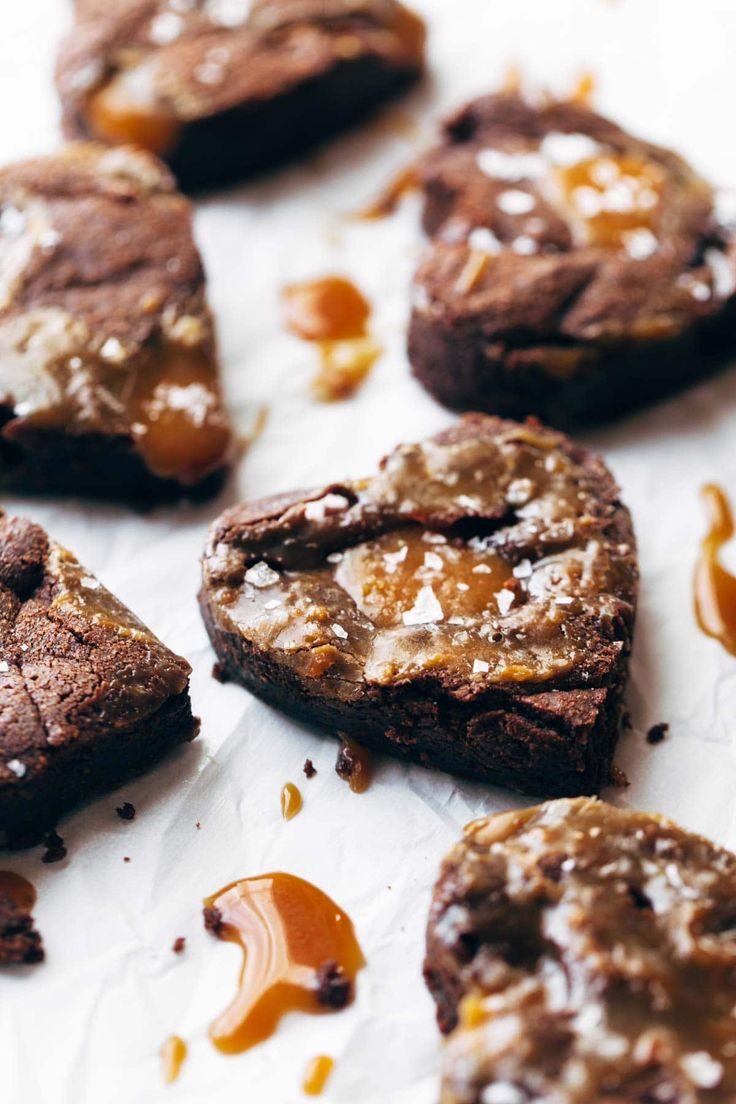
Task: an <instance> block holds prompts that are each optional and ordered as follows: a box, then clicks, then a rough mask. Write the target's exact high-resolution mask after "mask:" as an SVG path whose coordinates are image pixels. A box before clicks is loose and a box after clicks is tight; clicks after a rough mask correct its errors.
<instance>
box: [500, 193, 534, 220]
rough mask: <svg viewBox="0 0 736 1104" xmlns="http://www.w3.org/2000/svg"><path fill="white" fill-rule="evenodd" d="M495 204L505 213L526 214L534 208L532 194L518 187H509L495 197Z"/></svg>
mask: <svg viewBox="0 0 736 1104" xmlns="http://www.w3.org/2000/svg"><path fill="white" fill-rule="evenodd" d="M496 206H497V207H498V208H499V209H500V210H501V211H504V212H505V213H506V214H507V215H528V214H529V212H530V211H532V210H533V209H534V206H535V204H534V196H533V195H530V194H529V192H522V191H521V189H520V188H509V189H508V191H506V192H501V194H500V195H499V196H498V197H497V198H496Z"/></svg>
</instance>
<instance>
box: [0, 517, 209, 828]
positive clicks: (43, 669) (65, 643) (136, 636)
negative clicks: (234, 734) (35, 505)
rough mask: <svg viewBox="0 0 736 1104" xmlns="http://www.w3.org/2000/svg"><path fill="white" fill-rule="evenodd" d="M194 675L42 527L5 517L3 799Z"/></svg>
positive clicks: (0, 701) (123, 726)
mask: <svg viewBox="0 0 736 1104" xmlns="http://www.w3.org/2000/svg"><path fill="white" fill-rule="evenodd" d="M189 674H190V667H189V664H188V663H187V662H186V660H184V659H181V658H179V657H178V656H176V655H174V654H173V653H172V652H170V651H169V649H168V648H166V647H164V645H163V644H161V642H160V641H159V640H157V639H156V637H155V636H153V634H152V633H151V632H150V631H149V630H148V629H147V628H146V627H145V625H143V624H142V623H141V622H140V621H139V620H138V618H137V617H135V616H134V615H133V614H132V613H131V612H130V611H129V610H128V609H126V607H125V606H124V605H123V604H122V603H121V602H119V601H118V600H117V599H116V598H115V597H113V595H112V594H110V593H109V592H108V591H107V590H105V588H104V587H103V586H101V585H100V583H99V582H98V581H97V579H95V578H94V577H93V576H92V575H90V574H89V572H87V571H85V569H84V568H83V567H82V566H81V565H80V564H79V563H77V561H76V560H75V559H74V557H73V556H72V555H71V553H69V552H67V551H66V550H65V549H64V548H62V547H60V546H59V545H58V544H54V543H53V542H52V541H50V540H49V539H48V537H47V535H46V533H45V532H44V531H43V529H41V528H40V526H38V525H35V524H33V523H32V522H30V521H26V520H25V519H23V518H11V517H7V516H5V515H0V796H3V795H9V794H10V792H11V791H12V789H13V788H15V787H20V788H21V791H22V790H23V789H25V788H28V789H31V788H32V786H33V783H34V781H35V780H36V779H37V778H40V777H43V775H44V772H45V771H46V770H47V769H49V768H50V767H53V765H54V763H63V762H65V761H66V760H67V759H68V758H69V756H71V755H73V754H83V752H84V748H85V747H89V748H90V750H93V749H94V746H95V742H96V740H97V739H98V738H99V737H100V736H107V737H109V736H111V735H112V734H114V733H115V732H116V731H119V732H121V733H122V732H125V731H128V730H130V729H131V728H133V727H134V726H136V725H140V724H144V723H145V722H146V720H147V718H149V717H152V716H153V714H154V713H156V711H157V710H158V709H159V708H160V707H161V706H162V705H163V704H164V703H165V702H167V701H168V700H169V699H170V698H172V697H175V696H176V695H179V694H182V693H184V692H185V691H186V688H187V685H188V681H189ZM1 827H2V825H0V828H1Z"/></svg>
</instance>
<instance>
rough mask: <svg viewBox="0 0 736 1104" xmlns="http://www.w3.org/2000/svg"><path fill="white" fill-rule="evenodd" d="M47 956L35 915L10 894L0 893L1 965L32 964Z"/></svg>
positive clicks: (41, 960)
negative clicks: (35, 923)
mask: <svg viewBox="0 0 736 1104" xmlns="http://www.w3.org/2000/svg"><path fill="white" fill-rule="evenodd" d="M45 957H46V954H45V951H44V949H43V940H42V939H41V936H40V934H39V932H37V931H36V929H35V928H34V926H33V917H32V916H31V914H30V912H27V911H26V910H25V909H24V908H23V907H22V906H21V905H19V904H18V902H17V901H15V900H14V899H13V897H12V896H11V895H10V894H6V893H0V966H10V965H23V964H24V965H31V964H32V963H34V962H43V960H44V958H45Z"/></svg>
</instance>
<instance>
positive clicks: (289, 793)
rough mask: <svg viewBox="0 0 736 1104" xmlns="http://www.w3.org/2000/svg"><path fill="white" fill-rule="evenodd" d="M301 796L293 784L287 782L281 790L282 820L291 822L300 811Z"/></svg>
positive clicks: (301, 804)
mask: <svg viewBox="0 0 736 1104" xmlns="http://www.w3.org/2000/svg"><path fill="white" fill-rule="evenodd" d="M303 804H304V802H303V801H302V795H301V793H300V792H299V790H298V788H297V787H296V786H295V785H294V783H293V782H287V783H286V785H285V786H284V787H283V789H282V790H281V815H282V817H283V818H284V820H293V819H294V817H295V816H296V815H297V813H300V812H301V811H302V806H303Z"/></svg>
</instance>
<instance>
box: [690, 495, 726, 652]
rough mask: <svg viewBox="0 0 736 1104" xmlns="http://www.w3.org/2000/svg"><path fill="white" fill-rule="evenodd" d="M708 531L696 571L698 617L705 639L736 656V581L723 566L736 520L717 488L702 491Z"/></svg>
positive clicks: (696, 609) (696, 607) (724, 497)
mask: <svg viewBox="0 0 736 1104" xmlns="http://www.w3.org/2000/svg"><path fill="white" fill-rule="evenodd" d="M703 499H704V501H705V505H706V509H707V511H708V517H709V528H708V532H707V534H706V536H705V537H704V539H703V543H702V547H701V553H700V559H699V560H698V563H697V566H696V568H695V615H696V617H697V620H698V624H699V625H700V628H701V629H702V630H703V632H704V633H705V634H706V636H712V637H713V638H714V639H715V640H717V641H718V642H719V643H720V644H722V645H723V647H724V648H725V649H726V651H728V652H730V653H731V655H736V577H735V576H733V575H732V574H731V573H730V572H728V571H726V569H725V568H724V567H723V565H722V564H721V562H720V559H719V555H720V552H721V549H722V548H723V546H724V545H725V544H727V543H728V541H730V540H731V538H732V537H733V535H734V519H733V513H732V511H731V506H730V504H729V501H728V498H727V497H726V494H725V492H724V491H723V490H722V489H721V488H720V487H718V486H716V484H714V483H709V484H707V485H706V486H705V487H703Z"/></svg>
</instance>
